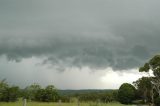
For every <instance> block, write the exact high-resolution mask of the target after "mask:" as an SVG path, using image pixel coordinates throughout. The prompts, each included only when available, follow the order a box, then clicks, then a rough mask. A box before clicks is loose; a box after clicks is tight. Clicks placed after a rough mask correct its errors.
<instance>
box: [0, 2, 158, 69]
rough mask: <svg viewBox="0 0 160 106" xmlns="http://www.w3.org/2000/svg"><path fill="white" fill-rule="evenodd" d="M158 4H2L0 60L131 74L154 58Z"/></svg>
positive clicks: (0, 11) (156, 48)
mask: <svg viewBox="0 0 160 106" xmlns="http://www.w3.org/2000/svg"><path fill="white" fill-rule="evenodd" d="M10 2H12V3H10ZM159 3H160V2H159V1H150V0H141V1H139V0H134V1H123V0H122V1H112V0H77V1H75V0H67V1H65V0H54V1H52V0H47V1H43V0H34V1H32V0H27V1H21V0H15V1H6V0H2V1H0V13H1V18H0V23H1V24H0V55H1V56H2V55H5V56H6V57H7V58H8V60H9V61H16V62H20V61H21V60H22V59H27V58H31V57H36V58H40V59H42V61H43V62H42V64H44V65H45V64H52V65H53V66H56V67H58V69H59V70H64V69H66V68H69V67H76V68H82V67H89V68H91V69H93V70H96V69H106V68H107V67H112V68H113V69H114V70H125V69H133V68H137V67H139V66H141V65H142V64H143V63H144V62H145V61H147V60H148V59H149V58H151V56H153V55H155V54H158V53H159V52H160V47H159V45H160V35H159V34H160V30H159V29H160V18H159V17H160V14H159V10H160V7H159V5H158V4H159Z"/></svg>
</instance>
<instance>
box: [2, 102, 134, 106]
mask: <svg viewBox="0 0 160 106" xmlns="http://www.w3.org/2000/svg"><path fill="white" fill-rule="evenodd" d="M0 106H23V103H22V102H15V103H1V102H0ZM27 106H77V104H76V103H61V104H58V103H39V102H28V103H27ZM80 106H96V105H95V103H80ZM98 106H132V105H122V104H119V103H108V104H99V105H98Z"/></svg>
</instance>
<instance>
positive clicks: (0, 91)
mask: <svg viewBox="0 0 160 106" xmlns="http://www.w3.org/2000/svg"><path fill="white" fill-rule="evenodd" d="M18 97H19V87H17V86H9V85H8V84H7V83H6V82H5V80H2V81H0V102H11V101H16V100H17V98H18Z"/></svg>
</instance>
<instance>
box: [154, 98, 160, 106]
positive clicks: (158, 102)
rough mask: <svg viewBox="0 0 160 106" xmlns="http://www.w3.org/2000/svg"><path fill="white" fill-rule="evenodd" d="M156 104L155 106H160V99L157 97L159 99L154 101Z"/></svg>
mask: <svg viewBox="0 0 160 106" xmlns="http://www.w3.org/2000/svg"><path fill="white" fill-rule="evenodd" d="M154 103H155V106H160V97H157V98H156V99H155V100H154Z"/></svg>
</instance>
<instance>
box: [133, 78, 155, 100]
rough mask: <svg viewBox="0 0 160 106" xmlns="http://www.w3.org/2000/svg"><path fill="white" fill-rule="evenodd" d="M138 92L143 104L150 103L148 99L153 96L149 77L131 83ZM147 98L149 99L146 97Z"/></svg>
mask: <svg viewBox="0 0 160 106" xmlns="http://www.w3.org/2000/svg"><path fill="white" fill-rule="evenodd" d="M133 84H134V85H135V86H136V88H137V90H138V95H142V98H143V100H144V102H145V103H146V102H147V101H151V100H150V98H149V97H152V96H153V91H152V83H151V78H150V77H142V78H139V79H138V80H137V81H135V82H133ZM148 96H149V97H148Z"/></svg>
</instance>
